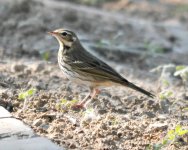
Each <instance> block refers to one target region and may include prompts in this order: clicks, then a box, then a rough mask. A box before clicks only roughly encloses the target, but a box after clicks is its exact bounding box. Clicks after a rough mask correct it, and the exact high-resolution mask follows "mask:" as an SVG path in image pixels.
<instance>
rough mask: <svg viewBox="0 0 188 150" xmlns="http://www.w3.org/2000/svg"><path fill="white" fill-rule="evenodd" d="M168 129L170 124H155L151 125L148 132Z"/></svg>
mask: <svg viewBox="0 0 188 150" xmlns="http://www.w3.org/2000/svg"><path fill="white" fill-rule="evenodd" d="M167 128H168V124H167V123H166V122H165V123H160V122H155V123H153V124H150V125H149V127H148V131H151V130H166V129H167Z"/></svg>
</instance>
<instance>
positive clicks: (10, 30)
mask: <svg viewBox="0 0 188 150" xmlns="http://www.w3.org/2000/svg"><path fill="white" fill-rule="evenodd" d="M93 2H94V3H89V1H84V0H83V1H82V0H77V1H73V3H70V2H69V1H60V0H59V1H52V0H45V1H37V0H35V1H34V0H33V1H27V0H20V1H17V2H11V1H5V0H4V1H3V0H0V3H1V5H0V21H1V26H0V33H1V37H0V39H1V40H0V58H1V60H0V77H1V78H0V104H1V105H2V106H4V107H5V108H7V109H8V110H9V111H11V112H12V114H13V116H14V117H16V118H19V119H21V120H22V121H23V122H25V123H26V124H27V125H29V126H31V127H32V128H33V129H34V131H35V132H36V133H37V134H39V135H42V136H44V137H47V138H49V139H51V140H52V141H54V142H55V143H57V144H59V145H61V146H62V147H65V148H67V149H188V145H187V129H188V127H187V125H188V122H187V106H188V103H187V100H188V93H187V91H186V89H187V85H188V84H187V80H188V77H187V76H184V78H183V80H182V78H181V72H180V74H178V71H181V70H183V69H185V68H186V65H188V61H187V58H188V43H187V37H188V26H187V22H188V21H187V20H188V18H187V17H188V4H187V3H186V2H184V1H175V0H166V1H157V0H156V1H152V2H150V1H128V0H124V1H123V0H121V1H110V2H108V1H105V0H104V1H102V2H101V3H100V1H97V0H96V1H93ZM80 4H82V5H80ZM61 27H64V28H68V29H71V30H73V31H75V32H76V33H77V35H78V37H79V39H80V40H81V43H82V44H83V45H84V47H85V48H87V50H88V51H90V52H91V53H93V54H94V55H96V56H97V57H99V58H101V59H102V60H104V61H105V62H106V63H108V64H109V65H110V66H112V67H113V68H115V70H117V72H119V73H120V74H121V75H122V76H124V77H125V78H126V79H128V80H129V81H131V82H133V83H135V84H137V85H139V86H140V87H143V88H144V89H146V90H148V91H151V92H152V93H154V94H155V95H156V97H155V98H153V99H152V98H149V97H147V96H144V95H142V94H140V93H138V92H136V91H133V90H131V89H128V88H126V87H122V86H118V87H117V86H114V87H110V88H104V89H102V91H101V93H100V94H99V95H98V96H97V97H96V98H95V100H94V101H93V102H92V103H91V104H90V106H89V108H88V109H86V110H74V109H71V106H72V105H73V104H74V103H75V102H76V101H79V100H82V99H83V98H84V96H86V95H87V93H88V87H85V86H82V85H76V84H74V83H70V82H69V81H68V80H67V79H66V78H65V76H64V75H63V73H62V72H61V71H60V69H59V67H58V64H57V50H58V43H57V41H56V40H55V39H54V38H53V37H51V36H50V35H48V34H47V32H48V31H52V30H54V29H56V28H61ZM29 89H30V92H31V93H30V94H28V93H27V92H28V90H29ZM26 93H27V94H28V96H23V95H24V94H25V95H26ZM21 94H22V98H20V97H21ZM176 130H177V131H176ZM180 131H181V133H180ZM170 133H171V134H170ZM173 136H174V138H173ZM165 142H166V143H165Z"/></svg>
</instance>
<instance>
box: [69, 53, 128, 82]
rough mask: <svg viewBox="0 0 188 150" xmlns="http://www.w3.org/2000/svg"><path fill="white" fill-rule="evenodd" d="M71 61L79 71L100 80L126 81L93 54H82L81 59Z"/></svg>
mask: <svg viewBox="0 0 188 150" xmlns="http://www.w3.org/2000/svg"><path fill="white" fill-rule="evenodd" d="M74 60H75V59H74ZM70 63H71V64H70ZM70 63H69V65H70V66H71V68H72V69H74V71H79V73H82V74H85V75H86V76H87V75H89V76H92V77H93V78H95V79H98V80H111V81H113V82H120V83H121V82H122V80H124V81H125V79H124V78H123V77H122V76H121V75H119V74H118V73H117V72H116V71H115V70H114V69H113V68H112V67H110V66H109V65H107V64H106V63H104V62H103V61H101V60H100V59H98V58H96V57H95V56H92V55H91V54H90V55H86V56H84V55H82V56H81V57H79V60H76V61H71V62H70Z"/></svg>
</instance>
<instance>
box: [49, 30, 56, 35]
mask: <svg viewBox="0 0 188 150" xmlns="http://www.w3.org/2000/svg"><path fill="white" fill-rule="evenodd" d="M47 33H48V34H50V35H57V34H58V33H57V32H54V31H50V32H47Z"/></svg>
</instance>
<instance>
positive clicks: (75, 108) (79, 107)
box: [71, 103, 86, 110]
mask: <svg viewBox="0 0 188 150" xmlns="http://www.w3.org/2000/svg"><path fill="white" fill-rule="evenodd" d="M71 108H72V109H73V110H81V109H86V107H85V104H84V103H78V104H75V105H73V106H72V107H71Z"/></svg>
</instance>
